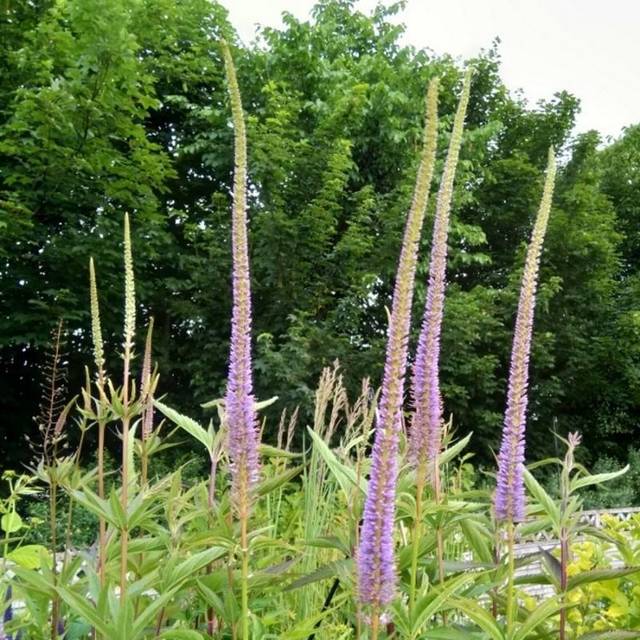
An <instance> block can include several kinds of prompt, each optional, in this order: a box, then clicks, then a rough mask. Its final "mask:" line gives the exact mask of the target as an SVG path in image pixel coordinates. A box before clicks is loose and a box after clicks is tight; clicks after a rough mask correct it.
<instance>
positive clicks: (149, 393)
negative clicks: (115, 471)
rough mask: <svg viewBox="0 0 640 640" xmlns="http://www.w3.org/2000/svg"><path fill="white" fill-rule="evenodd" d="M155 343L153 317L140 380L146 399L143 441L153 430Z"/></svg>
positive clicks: (150, 320) (141, 391) (148, 332)
mask: <svg viewBox="0 0 640 640" xmlns="http://www.w3.org/2000/svg"><path fill="white" fill-rule="evenodd" d="M152 341H153V316H151V318H150V319H149V328H148V329H147V339H146V341H145V345H144V356H143V358H142V376H141V379H140V397H141V398H143V399H144V402H145V407H144V410H143V412H142V439H143V440H148V439H149V436H150V435H151V431H152V429H153V389H152V380H151V348H152Z"/></svg>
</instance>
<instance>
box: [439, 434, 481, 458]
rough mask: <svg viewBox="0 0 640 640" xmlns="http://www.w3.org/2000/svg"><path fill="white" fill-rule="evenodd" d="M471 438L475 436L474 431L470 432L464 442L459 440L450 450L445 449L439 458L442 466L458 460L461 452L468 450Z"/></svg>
mask: <svg viewBox="0 0 640 640" xmlns="http://www.w3.org/2000/svg"><path fill="white" fill-rule="evenodd" d="M471 436H473V431H470V432H469V433H468V434H467V435H466V436H465V437H464V438H462V440H459V441H458V442H456V443H455V444H454V445H452V446H451V447H449V448H448V449H445V450H444V451H443V452H442V453H441V454H440V456H439V462H440V464H441V465H444V464H447V462H450V461H451V460H453V459H454V458H456V457H457V456H458V454H459V453H460V452H461V451H463V450H464V449H466V447H467V445H468V444H469V441H470V440H471Z"/></svg>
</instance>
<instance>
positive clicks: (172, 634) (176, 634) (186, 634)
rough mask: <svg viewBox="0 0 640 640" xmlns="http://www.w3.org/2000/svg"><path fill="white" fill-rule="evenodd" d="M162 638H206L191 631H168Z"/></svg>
mask: <svg viewBox="0 0 640 640" xmlns="http://www.w3.org/2000/svg"><path fill="white" fill-rule="evenodd" d="M160 638H165V639H166V640H203V639H204V636H203V635H202V634H201V633H198V632H197V631H192V630H191V629H169V630H168V631H163V632H162V634H161V635H160Z"/></svg>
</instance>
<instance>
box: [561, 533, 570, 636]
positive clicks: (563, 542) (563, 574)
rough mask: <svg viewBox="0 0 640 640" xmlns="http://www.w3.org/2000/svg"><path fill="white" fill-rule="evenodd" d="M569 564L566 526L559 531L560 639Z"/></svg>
mask: <svg viewBox="0 0 640 640" xmlns="http://www.w3.org/2000/svg"><path fill="white" fill-rule="evenodd" d="M568 564H569V532H568V531H567V529H566V527H563V528H562V529H561V533H560V590H561V591H562V595H561V597H562V604H563V607H562V609H560V640H565V637H566V632H567V629H566V627H567V610H566V608H565V606H564V605H565V604H566V594H567V566H568Z"/></svg>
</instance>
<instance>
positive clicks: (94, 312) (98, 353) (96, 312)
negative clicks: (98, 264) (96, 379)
mask: <svg viewBox="0 0 640 640" xmlns="http://www.w3.org/2000/svg"><path fill="white" fill-rule="evenodd" d="M89 296H90V300H91V333H92V334H93V359H94V360H95V363H96V369H97V370H98V371H102V368H103V367H104V343H103V341H102V326H101V324H100V305H99V303H98V285H97V284H96V270H95V267H94V265H93V258H89Z"/></svg>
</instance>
